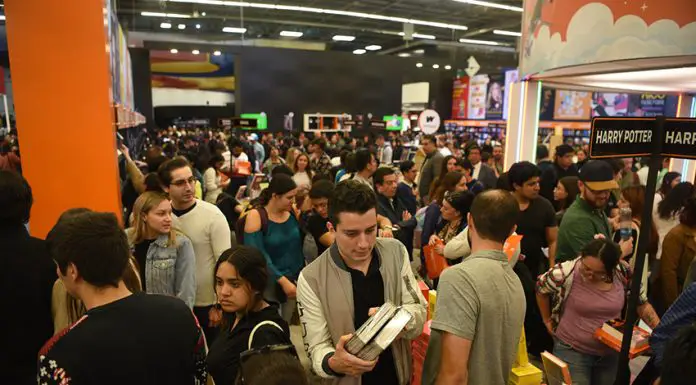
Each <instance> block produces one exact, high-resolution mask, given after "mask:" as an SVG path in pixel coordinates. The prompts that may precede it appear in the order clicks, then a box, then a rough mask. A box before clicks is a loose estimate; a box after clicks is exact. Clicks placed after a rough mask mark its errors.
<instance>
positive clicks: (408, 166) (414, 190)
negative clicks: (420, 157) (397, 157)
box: [396, 160, 418, 215]
mask: <svg viewBox="0 0 696 385" xmlns="http://www.w3.org/2000/svg"><path fill="white" fill-rule="evenodd" d="M399 169H401V175H403V180H402V181H401V182H400V183H399V185H398V186H397V187H396V196H398V197H399V198H401V200H402V201H403V202H404V204H405V205H406V209H407V210H408V212H409V213H411V215H416V211H417V210H418V185H417V184H416V177H417V176H418V167H417V166H416V164H415V163H413V161H412V160H405V161H403V162H401V163H400V164H399Z"/></svg>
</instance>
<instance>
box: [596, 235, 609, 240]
mask: <svg viewBox="0 0 696 385" xmlns="http://www.w3.org/2000/svg"><path fill="white" fill-rule="evenodd" d="M594 239H607V237H605V236H604V234H595V235H594Z"/></svg>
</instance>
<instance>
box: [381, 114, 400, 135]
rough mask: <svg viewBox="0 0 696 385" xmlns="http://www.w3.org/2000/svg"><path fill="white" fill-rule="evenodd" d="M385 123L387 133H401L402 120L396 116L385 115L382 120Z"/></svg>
mask: <svg viewBox="0 0 696 385" xmlns="http://www.w3.org/2000/svg"><path fill="white" fill-rule="evenodd" d="M382 119H383V120H384V121H385V122H387V127H386V128H387V131H401V130H402V129H403V126H404V118H403V117H401V116H398V115H386V116H385V117H383V118H382Z"/></svg>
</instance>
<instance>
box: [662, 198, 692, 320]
mask: <svg viewBox="0 0 696 385" xmlns="http://www.w3.org/2000/svg"><path fill="white" fill-rule="evenodd" d="M695 257H696V197H691V198H689V199H687V200H686V202H685V203H684V208H683V209H682V210H681V213H680V214H679V225H678V226H676V227H675V228H673V229H672V230H670V232H669V233H667V236H666V237H665V242H664V245H663V247H662V259H661V260H660V277H659V278H658V282H659V285H658V290H659V291H660V294H661V300H662V306H664V309H667V308H669V306H671V305H672V303H674V301H675V300H676V299H677V297H679V294H681V292H682V290H683V289H684V283H685V282H688V281H689V278H688V273H689V271H690V269H691V268H692V263H693V262H694V258H695ZM692 274H693V272H692Z"/></svg>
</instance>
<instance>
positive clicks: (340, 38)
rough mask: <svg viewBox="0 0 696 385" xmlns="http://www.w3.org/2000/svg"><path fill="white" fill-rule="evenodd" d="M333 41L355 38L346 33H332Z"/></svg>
mask: <svg viewBox="0 0 696 385" xmlns="http://www.w3.org/2000/svg"><path fill="white" fill-rule="evenodd" d="M332 39H333V40H334V41H353V40H355V36H346V35H334V37H332Z"/></svg>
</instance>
